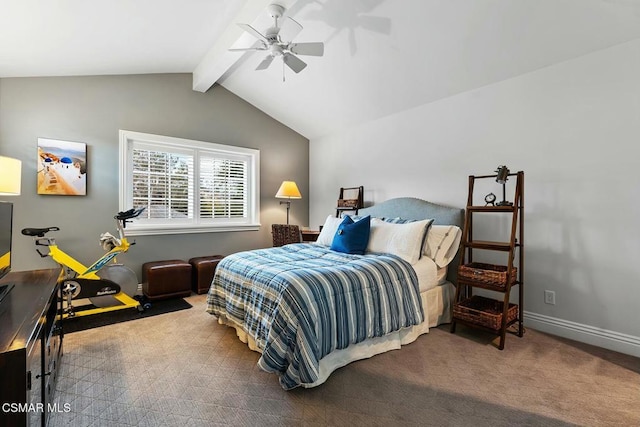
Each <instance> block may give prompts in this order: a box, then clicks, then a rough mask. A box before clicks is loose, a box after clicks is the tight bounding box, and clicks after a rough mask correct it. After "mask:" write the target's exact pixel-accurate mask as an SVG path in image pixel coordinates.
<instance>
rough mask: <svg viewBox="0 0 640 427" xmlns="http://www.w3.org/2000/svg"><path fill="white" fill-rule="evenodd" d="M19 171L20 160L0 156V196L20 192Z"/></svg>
mask: <svg viewBox="0 0 640 427" xmlns="http://www.w3.org/2000/svg"><path fill="white" fill-rule="evenodd" d="M21 172H22V162H21V161H20V160H17V159H12V158H11V157H3V156H0V196H17V195H19V194H20V182H21Z"/></svg>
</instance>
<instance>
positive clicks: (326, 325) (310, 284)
mask: <svg viewBox="0 0 640 427" xmlns="http://www.w3.org/2000/svg"><path fill="white" fill-rule="evenodd" d="M463 217H464V211H463V210H462V209H458V208H450V207H446V206H441V205H437V204H433V203H430V202H427V201H424V200H420V199H415V198H397V199H391V200H388V201H386V202H383V203H380V204H378V205H374V206H371V207H369V208H365V209H361V210H360V211H359V215H358V216H357V218H353V220H351V222H353V224H356V226H358V227H360V228H362V227H361V226H362V224H364V222H365V220H366V222H368V223H370V237H369V238H368V242H367V251H366V253H364V254H363V255H361V254H352V253H348V251H344V250H342V249H340V248H337V249H338V250H332V249H331V248H332V247H334V245H332V244H331V242H332V241H333V239H334V238H335V237H336V236H337V235H339V234H342V232H343V231H345V232H346V231H347V230H350V229H347V228H346V227H347V226H345V225H341V224H342V223H343V222H346V221H343V219H342V218H340V219H336V218H332V217H328V218H327V220H326V221H325V224H324V227H323V229H322V231H321V233H320V236H319V238H318V241H317V242H315V243H297V244H291V245H286V246H283V247H279V248H268V249H259V250H254V251H246V252H240V253H237V254H233V255H230V256H227V257H225V258H224V259H223V260H222V261H221V262H220V263H219V264H218V267H217V269H216V274H215V276H214V279H213V282H212V284H211V287H210V289H209V292H208V295H207V311H208V312H209V313H211V314H212V315H214V316H216V317H217V318H218V322H219V323H221V324H224V325H227V326H230V327H233V328H235V330H236V333H237V335H238V337H239V339H240V340H241V341H242V342H244V343H246V344H247V345H248V346H249V348H250V349H251V350H254V351H257V352H260V353H261V357H260V359H259V360H258V366H259V367H260V368H261V369H263V370H265V371H267V372H273V373H276V374H277V375H278V376H279V381H280V385H281V386H282V387H283V388H284V389H292V388H295V387H306V388H309V387H315V386H318V385H320V384H322V383H324V382H325V381H326V380H327V378H328V377H329V375H330V374H331V373H332V372H333V371H335V370H336V369H338V368H340V367H342V366H345V365H347V364H348V363H350V362H353V361H355V360H360V359H365V358H369V357H372V356H374V355H376V354H379V353H383V352H386V351H390V350H394V349H399V348H400V347H401V346H402V345H406V344H409V343H411V342H413V341H415V340H416V339H417V337H418V336H420V335H422V334H425V333H428V332H429V328H431V327H434V326H437V325H439V324H441V323H448V322H450V321H451V305H452V301H453V297H454V293H455V287H454V283H455V282H456V277H455V273H456V268H447V266H448V265H449V264H453V265H456V263H457V257H458V246H459V241H460V234H461V232H460V227H461V226H462V221H463ZM360 219H363V220H362V221H360ZM349 226H351V225H349ZM349 233H351V231H349ZM368 233H369V232H368ZM346 234H348V233H345V235H346ZM333 243H335V242H333Z"/></svg>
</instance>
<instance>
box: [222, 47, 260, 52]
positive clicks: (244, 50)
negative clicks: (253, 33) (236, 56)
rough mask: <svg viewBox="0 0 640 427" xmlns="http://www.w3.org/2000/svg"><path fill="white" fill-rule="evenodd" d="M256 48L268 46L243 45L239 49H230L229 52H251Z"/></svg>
mask: <svg viewBox="0 0 640 427" xmlns="http://www.w3.org/2000/svg"><path fill="white" fill-rule="evenodd" d="M256 50H267V48H266V47H242V48H237V49H229V52H249V51H256Z"/></svg>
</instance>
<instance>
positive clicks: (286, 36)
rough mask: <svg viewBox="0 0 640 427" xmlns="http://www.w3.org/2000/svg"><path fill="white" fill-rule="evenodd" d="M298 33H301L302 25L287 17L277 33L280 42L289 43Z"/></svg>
mask: <svg viewBox="0 0 640 427" xmlns="http://www.w3.org/2000/svg"><path fill="white" fill-rule="evenodd" d="M300 31H302V25H300V24H298V23H297V22H296V21H294V20H293V18H289V17H288V16H287V17H286V18H285V20H284V22H283V23H282V26H281V27H280V31H278V37H279V38H280V41H281V42H283V43H289V42H290V41H291V40H293V38H294V37H295V36H297V35H298V33H299V32H300Z"/></svg>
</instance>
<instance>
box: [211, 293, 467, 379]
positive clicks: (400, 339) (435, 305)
mask: <svg viewBox="0 0 640 427" xmlns="http://www.w3.org/2000/svg"><path fill="white" fill-rule="evenodd" d="M454 295H455V287H454V286H453V285H452V284H451V283H450V282H445V283H443V284H442V285H440V286H436V287H435V288H432V289H429V290H427V291H425V292H422V293H420V297H421V300H422V307H423V309H424V317H425V321H424V322H422V323H421V324H419V325H416V326H412V327H411V328H404V329H401V330H399V331H397V332H393V333H391V334H388V335H385V336H383V337H376V338H370V339H368V340H366V341H363V342H361V343H358V344H353V345H350V346H349V347H348V348H345V349H341V350H335V351H333V352H331V353H329V354H328V355H326V356H325V357H324V358H323V359H322V360H320V371H319V375H318V380H317V381H315V382H314V383H312V384H301V386H302V387H305V388H311V387H316V386H319V385H320V384H322V383H324V382H325V381H326V380H327V378H329V375H331V373H332V372H333V371H335V370H336V369H338V368H341V367H343V366H345V365H348V364H349V363H351V362H355V361H356V360H361V359H368V358H369V357H371V356H375V355H376V354H380V353H385V352H387V351H390V350H397V349H399V348H400V347H401V346H403V345H406V344H410V343H412V342H414V341H415V340H416V339H417V338H418V337H419V336H420V335H422V334H426V333H428V332H429V328H433V327H435V326H438V325H440V324H443V323H450V322H451V314H452V305H453V298H454ZM218 322H219V323H220V324H222V325H227V326H231V327H233V328H235V330H236V334H237V335H238V338H239V339H240V341H242V342H243V343H245V344H247V345H248V346H249V348H250V349H251V350H253V351H257V352H260V349H259V348H258V347H257V346H256V343H255V341H254V340H253V338H251V337H250V336H249V335H248V334H247V333H246V332H245V331H244V330H243V329H242V327H241V326H240V325H238V324H236V323H235V322H233V321H232V320H230V319H228V318H226V317H224V316H220V317H218Z"/></svg>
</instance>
